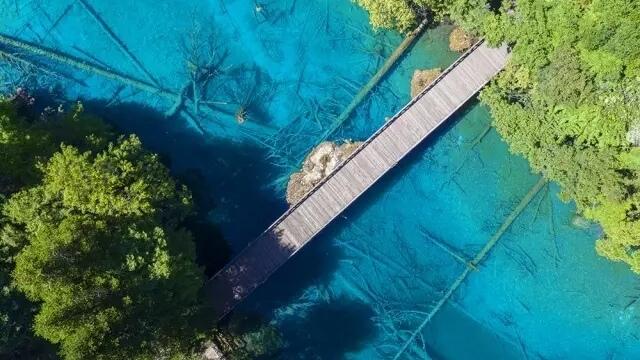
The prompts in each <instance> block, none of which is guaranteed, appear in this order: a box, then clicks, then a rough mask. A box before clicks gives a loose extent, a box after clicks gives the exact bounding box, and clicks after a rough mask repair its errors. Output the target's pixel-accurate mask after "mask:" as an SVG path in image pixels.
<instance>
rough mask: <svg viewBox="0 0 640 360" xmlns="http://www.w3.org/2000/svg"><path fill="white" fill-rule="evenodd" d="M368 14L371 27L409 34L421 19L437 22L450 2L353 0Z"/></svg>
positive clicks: (434, 0) (449, 0)
mask: <svg viewBox="0 0 640 360" xmlns="http://www.w3.org/2000/svg"><path fill="white" fill-rule="evenodd" d="M355 1H356V2H357V3H358V5H360V6H362V7H363V8H365V9H366V10H367V11H368V12H369V17H370V20H371V25H373V26H374V27H376V28H391V29H396V30H398V31H400V32H409V31H411V30H413V28H415V27H416V26H417V24H418V23H419V22H420V21H421V19H422V18H427V19H429V20H431V21H432V22H435V21H439V20H441V19H442V17H443V15H445V14H446V11H447V10H448V8H449V5H450V3H451V0H355Z"/></svg>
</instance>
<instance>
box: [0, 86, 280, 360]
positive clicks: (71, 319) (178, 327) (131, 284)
mask: <svg viewBox="0 0 640 360" xmlns="http://www.w3.org/2000/svg"><path fill="white" fill-rule="evenodd" d="M33 102H34V99H33V98H32V97H30V96H29V95H28V94H27V93H26V92H25V91H24V90H20V89H19V90H18V92H17V94H16V95H15V96H12V97H11V98H5V99H1V100H0V289H1V290H2V292H0V358H16V359H19V358H24V359H50V358H56V357H57V356H56V350H57V352H58V353H59V354H60V355H62V357H64V358H66V359H128V358H131V359H185V358H200V353H201V352H202V351H203V345H207V344H210V343H211V341H212V340H213V343H217V345H218V346H219V347H221V348H222V349H223V350H224V351H225V353H226V355H227V356H228V358H229V359H252V358H255V357H256V356H260V355H265V354H269V353H273V352H274V351H277V350H278V348H279V345H280V339H279V334H278V333H277V332H276V331H275V329H273V328H271V327H268V326H265V325H264V323H263V322H262V321H260V320H259V319H255V318H251V319H250V320H247V319H244V318H242V319H236V320H234V321H232V323H231V324H233V326H230V325H228V326H226V327H225V328H224V329H216V328H215V321H214V319H212V318H211V317H210V316H209V314H212V311H209V309H208V308H207V307H206V306H205V305H204V304H205V302H204V299H202V298H201V294H200V292H201V288H202V285H203V280H204V279H203V272H202V269H200V268H198V266H196V262H195V261H194V259H195V243H194V239H193V235H192V232H191V230H193V231H195V232H196V234H197V235H198V236H199V237H206V236H211V233H212V232H215V231H211V226H209V225H207V226H205V224H204V223H203V221H204V220H203V219H201V218H199V217H198V216H197V213H196V212H194V211H192V208H193V205H192V199H191V193H190V192H189V191H188V190H187V189H186V188H185V187H184V186H181V185H178V184H177V183H176V182H175V181H174V180H173V179H172V177H171V176H170V174H169V171H168V169H167V168H166V167H165V166H164V165H162V164H161V163H160V161H159V158H158V156H157V155H155V154H152V153H150V152H148V151H146V150H145V149H144V148H143V147H142V144H141V142H140V140H138V138H137V137H135V136H129V137H120V138H116V137H115V136H114V135H113V132H112V130H111V129H110V128H109V127H108V126H106V125H105V124H104V123H103V122H102V121H100V120H99V119H97V118H94V117H91V116H89V115H87V114H86V113H85V112H84V111H83V108H82V106H81V105H80V104H77V105H76V106H74V107H73V108H72V109H71V110H70V111H65V110H64V109H63V108H61V107H60V108H57V109H53V108H45V109H44V110H43V111H41V110H38V111H36V110H35V109H36V108H37V106H33ZM200 200H201V201H202V199H200ZM186 226H189V227H190V228H189V231H188V230H187V229H185V227H186ZM203 229H204V230H203ZM198 241H201V242H205V244H209V245H208V246H209V248H214V249H219V248H220V246H218V247H216V245H215V244H213V245H212V243H211V242H207V240H206V239H200V238H199V239H198ZM205 248H207V247H205ZM207 256H215V255H214V254H207ZM203 265H204V264H203ZM207 265H210V264H207ZM45 340H48V341H45ZM52 344H54V345H52ZM56 348H57V349H56Z"/></svg>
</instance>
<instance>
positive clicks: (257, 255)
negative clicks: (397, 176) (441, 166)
mask: <svg viewBox="0 0 640 360" xmlns="http://www.w3.org/2000/svg"><path fill="white" fill-rule="evenodd" d="M507 58H508V51H507V49H506V47H505V46H503V47H500V48H490V47H489V46H487V45H486V44H484V43H483V42H482V41H481V42H478V43H477V44H475V45H474V46H473V47H472V48H471V49H469V50H468V51H467V52H465V53H464V54H463V55H462V56H461V57H460V58H459V59H458V60H457V61H456V62H454V63H453V64H452V65H451V66H450V67H449V68H447V69H446V70H445V71H444V72H443V73H442V75H440V77H438V78H437V79H436V80H435V81H434V82H433V83H432V84H430V85H429V86H428V87H427V88H426V89H425V90H424V91H423V92H422V93H421V94H420V95H418V96H416V97H415V98H414V99H413V100H412V101H411V102H409V103H408V104H407V105H406V106H405V107H404V108H403V109H402V110H400V112H398V114H396V115H395V116H394V117H393V118H392V119H390V120H389V121H388V122H387V123H386V124H385V125H384V126H382V127H381V128H380V129H379V130H378V131H377V132H376V133H375V134H373V135H372V136H371V137H370V138H369V139H368V140H367V141H365V142H364V143H363V144H362V145H361V146H360V147H359V148H358V149H357V150H356V151H355V152H354V153H353V154H352V155H351V156H350V157H349V158H348V159H346V160H345V161H344V162H343V163H342V164H341V165H340V166H338V167H337V168H336V169H335V170H334V171H333V172H332V173H331V174H330V175H329V176H327V178H325V179H324V180H323V181H322V182H321V183H320V184H318V185H317V186H316V187H315V188H314V189H313V190H311V191H310V192H309V193H308V194H307V195H306V196H305V197H304V198H303V199H302V200H300V201H299V202H298V203H297V204H295V205H294V206H292V207H291V208H290V209H289V210H288V211H287V212H285V213H284V214H283V215H282V216H281V217H280V218H278V220H276V221H275V222H274V223H273V224H272V225H271V226H270V227H269V228H268V229H267V230H266V231H265V232H264V233H262V235H260V236H259V237H258V238H256V239H255V240H253V241H252V242H251V243H249V245H247V247H246V248H245V249H244V250H242V251H241V252H240V253H239V254H238V255H237V256H236V257H235V258H234V259H233V260H232V261H231V262H230V263H229V264H228V265H227V266H226V267H225V268H223V269H222V270H220V272H218V273H217V274H216V275H214V276H213V277H212V278H211V279H210V280H209V281H208V283H207V285H206V287H207V292H208V293H209V294H210V297H211V299H212V301H213V304H214V309H215V311H216V315H217V316H218V318H222V317H224V316H225V315H226V314H227V313H228V312H229V311H231V310H232V309H233V308H234V307H235V306H236V305H237V304H238V303H239V302H240V301H242V300H243V299H244V298H245V297H247V296H248V295H249V294H250V293H251V292H252V291H253V290H254V289H255V288H257V287H258V286H259V285H260V284H262V283H263V282H265V281H266V280H267V279H268V278H269V276H270V275H271V274H272V273H273V272H275V271H276V270H277V269H278V268H279V267H280V266H282V265H283V264H284V263H285V262H286V261H287V260H288V259H289V258H290V257H291V256H293V255H294V254H295V253H296V252H297V251H298V250H300V249H301V248H302V247H303V246H304V245H305V244H306V243H308V242H309V241H310V240H311V239H312V238H313V237H314V236H315V235H317V234H318V233H319V232H320V231H321V230H322V229H324V228H325V227H326V226H327V225H328V224H329V223H330V222H331V221H332V220H333V219H335V218H336V217H337V216H338V215H339V214H340V213H341V212H342V211H344V210H345V209H346V208H347V207H348V206H349V205H350V204H351V203H353V202H354V201H355V200H356V199H357V198H358V197H359V196H360V195H362V194H363V193H364V192H365V191H366V190H367V189H368V188H369V187H371V186H372V185H373V184H374V183H375V182H376V181H377V180H378V179H380V178H381V177H382V176H383V175H384V174H385V173H387V172H388V171H389V170H391V169H392V168H393V167H394V166H395V165H396V164H397V163H398V162H399V161H400V160H401V159H402V158H404V157H405V156H406V155H407V154H408V153H409V152H410V151H411V150H412V149H413V148H415V147H416V146H417V145H418V144H420V142H421V141H422V140H424V139H425V138H426V137H427V136H429V134H431V133H432V132H433V131H434V130H435V129H437V128H438V127H439V126H440V125H442V124H443V123H444V122H445V121H446V120H447V119H449V118H450V117H451V116H452V115H453V114H454V113H455V112H456V111H457V110H458V109H459V108H460V107H462V106H463V105H464V104H465V103H466V102H467V101H468V100H469V99H471V98H472V97H473V96H475V94H476V93H477V92H478V91H480V89H482V87H483V86H484V85H485V84H486V83H487V82H489V80H491V79H492V78H493V77H494V76H495V75H496V74H497V73H498V72H500V70H502V68H503V67H504V65H505V63H506V61H507Z"/></svg>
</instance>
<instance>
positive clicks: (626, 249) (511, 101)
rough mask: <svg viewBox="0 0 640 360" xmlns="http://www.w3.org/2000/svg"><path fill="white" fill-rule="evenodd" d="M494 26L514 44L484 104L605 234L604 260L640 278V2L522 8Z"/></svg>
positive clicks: (494, 19)
mask: <svg viewBox="0 0 640 360" xmlns="http://www.w3.org/2000/svg"><path fill="white" fill-rule="evenodd" d="M485 17H486V18H487V19H490V20H484V21H483V22H481V23H482V24H485V25H483V26H486V24H492V25H491V26H489V27H488V28H485V29H484V30H483V31H485V32H490V33H491V37H490V38H491V39H492V40H493V41H506V42H508V43H511V44H513V56H512V59H511V63H510V66H509V67H508V68H507V70H506V71H505V72H504V73H503V74H502V76H500V77H499V78H498V81H496V82H495V84H494V85H493V86H491V87H489V88H488V89H487V90H486V91H485V92H484V94H483V96H482V98H483V100H484V101H485V102H486V103H488V104H489V105H490V107H491V111H492V114H493V116H494V124H495V126H496V128H497V129H498V131H499V132H500V134H501V135H502V136H503V137H504V138H505V140H506V141H507V142H508V143H509V145H510V147H511V149H512V150H513V151H514V152H516V153H519V154H522V155H524V156H525V157H526V158H527V159H528V160H529V162H530V164H531V166H532V167H533V168H534V169H535V170H537V171H540V172H542V173H543V174H544V175H545V176H546V177H548V178H549V179H552V180H554V181H556V182H558V183H559V184H560V185H561V186H562V189H563V197H565V198H566V199H573V200H575V201H576V203H577V205H578V209H579V211H581V212H582V213H583V214H584V215H585V216H586V217H588V218H590V219H593V220H596V221H598V222H599V223H600V224H601V225H602V228H603V230H604V234H603V236H602V238H601V239H600V240H599V241H598V242H597V250H598V252H599V253H600V254H602V255H604V256H606V257H608V258H610V259H612V260H618V261H624V262H626V263H628V264H629V265H630V266H631V268H632V269H633V270H634V271H635V272H639V273H640V251H638V249H640V193H638V189H639V188H640V179H639V175H640V173H639V171H640V148H638V147H637V146H638V145H640V142H638V140H639V139H637V138H636V137H637V136H638V135H637V134H635V133H636V132H637V131H638V130H639V127H640V107H638V104H640V29H638V24H640V2H637V1H625V0H611V1H609V0H607V1H604V0H593V1H586V2H585V1H577V0H572V1H553V2H549V1H543V0H526V1H525V0H519V1H516V2H515V3H514V4H513V5H510V7H503V8H502V9H501V11H500V12H499V13H497V14H492V13H489V12H487V13H485ZM495 24H499V25H498V26H496V25H495ZM634 143H635V144H634Z"/></svg>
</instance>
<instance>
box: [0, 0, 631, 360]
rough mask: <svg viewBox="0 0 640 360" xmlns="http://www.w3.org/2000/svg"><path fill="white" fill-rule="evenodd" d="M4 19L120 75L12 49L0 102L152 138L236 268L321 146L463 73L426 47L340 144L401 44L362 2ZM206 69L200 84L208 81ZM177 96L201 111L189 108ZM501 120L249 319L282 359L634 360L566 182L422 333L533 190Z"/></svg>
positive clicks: (21, 6)
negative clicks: (64, 113) (53, 107)
mask: <svg viewBox="0 0 640 360" xmlns="http://www.w3.org/2000/svg"><path fill="white" fill-rule="evenodd" d="M0 7H1V8H2V9H3V11H2V12H0V21H2V24H3V26H2V30H1V31H0V33H2V34H3V35H8V36H11V37H13V38H16V39H19V40H21V41H24V42H28V43H31V44H36V45H38V46H40V47H42V48H46V49H49V50H51V51H55V52H56V54H59V55H63V56H64V57H68V58H73V59H77V60H79V61H81V62H85V63H89V64H94V65H96V66H97V67H99V68H100V69H103V70H108V72H110V73H112V74H117V75H118V76H119V77H116V78H114V77H108V76H105V74H99V73H96V72H95V71H90V70H87V69H79V68H78V66H76V65H73V64H70V63H65V62H62V61H60V60H59V59H58V60H55V59H51V57H50V56H46V54H42V53H41V54H33V53H30V52H29V51H26V50H24V49H22V50H20V51H17V52H15V50H16V49H10V48H7V47H6V46H3V47H0V50H3V51H8V50H11V51H14V52H12V53H14V54H17V55H18V56H19V57H20V58H21V59H26V60H29V61H32V62H33V64H35V65H29V66H27V65H25V63H23V62H20V61H18V60H16V61H17V64H16V63H14V64H12V65H13V66H11V67H7V66H4V67H3V68H2V71H3V74H4V76H5V79H6V80H7V82H6V83H5V87H6V89H5V90H7V91H12V87H14V86H16V85H24V86H27V87H29V88H33V89H35V88H38V89H41V90H42V91H40V96H41V97H43V98H46V99H47V100H48V101H53V102H57V101H59V102H63V101H69V100H76V99H80V100H82V101H83V102H84V104H85V106H86V107H87V108H89V109H90V110H91V111H94V112H96V113H98V114H99V115H102V116H104V117H105V118H107V119H108V120H110V121H111V122H113V123H114V124H115V125H116V126H118V127H119V128H120V129H122V130H123V131H125V132H133V133H136V134H138V135H139V136H140V137H141V138H142V140H143V142H144V143H145V145H146V146H148V147H149V148H150V149H151V150H153V151H156V152H158V153H161V154H162V155H163V156H164V157H165V158H166V159H167V160H168V161H169V162H170V163H171V167H172V170H173V172H174V173H175V174H177V175H179V176H182V177H183V178H187V179H189V181H190V185H191V186H192V188H193V189H194V191H195V192H196V194H198V195H199V197H200V198H202V199H204V200H202V201H203V202H204V203H205V204H204V208H205V209H206V210H207V211H208V212H209V218H210V220H211V221H213V222H215V223H216V224H218V226H219V227H220V229H221V232H222V235H223V236H224V238H225V239H226V240H227V241H228V242H229V243H230V245H231V248H232V252H234V253H235V252H237V251H239V250H240V249H242V248H243V246H244V245H245V244H246V243H247V242H248V241H250V240H251V239H252V238H253V237H255V236H256V235H257V234H259V233H260V232H261V231H262V230H263V229H264V228H266V227H267V226H268V225H269V223H271V222H272V221H273V220H274V219H275V218H277V217H278V216H279V215H280V214H281V213H282V212H283V211H284V210H285V209H286V204H285V202H284V185H285V183H286V180H287V178H288V176H289V174H290V173H291V172H292V171H294V170H296V168H297V166H298V165H299V164H300V162H301V161H302V159H304V157H305V155H306V154H307V152H308V151H309V149H311V148H312V147H313V146H315V145H316V144H317V143H318V142H319V141H321V140H322V139H323V138H324V137H325V136H328V137H329V138H330V139H337V140H343V139H354V140H362V139H365V138H367V137H368V136H369V135H370V134H372V133H373V132H374V131H375V130H376V129H377V128H378V127H379V126H380V125H381V124H383V122H384V121H385V118H387V117H390V116H392V115H393V114H394V112H395V111H397V110H398V109H400V108H401V107H402V106H403V105H404V104H405V103H406V102H407V101H408V100H409V82H410V78H411V75H412V73H413V71H414V70H415V69H418V68H420V69H426V68H434V67H441V68H444V67H446V66H447V65H448V64H450V63H451V62H453V61H454V60H455V58H456V57H457V54H455V53H452V52H450V51H449V50H448V48H447V37H448V32H449V31H450V26H441V27H439V28H436V29H431V30H428V31H427V32H426V33H425V34H424V35H422V36H421V37H420V39H419V40H418V42H417V43H416V45H415V46H413V47H412V48H411V50H410V52H409V53H408V54H407V56H405V57H404V58H403V60H402V61H401V62H400V63H399V64H398V66H397V67H395V68H394V69H393V70H392V72H391V73H390V74H389V76H387V77H386V78H385V79H384V80H383V81H382V83H381V84H380V85H379V86H377V87H376V88H375V89H374V91H373V92H371V93H370V94H369V95H368V96H367V97H366V98H365V100H364V102H363V103H362V104H361V105H360V106H359V107H358V108H356V110H355V111H354V112H353V114H352V115H351V116H350V117H349V118H348V119H347V121H346V122H345V123H344V124H343V125H342V126H340V127H338V129H337V131H335V132H332V133H331V134H327V130H328V129H330V128H331V126H332V123H333V121H335V119H336V118H338V117H339V115H340V113H341V112H342V111H343V110H344V109H345V108H346V107H347V105H348V104H349V102H350V101H351V100H352V99H353V97H354V96H355V94H356V93H357V92H358V90H359V89H360V87H361V86H362V85H364V84H365V83H366V82H367V81H368V80H369V78H370V77H371V76H372V75H373V74H374V73H375V71H376V70H377V69H378V67H379V66H380V65H382V63H383V61H384V59H385V58H386V57H387V56H388V55H389V54H390V53H391V52H392V51H393V49H394V48H395V46H397V45H398V44H399V43H400V41H401V36H400V35H399V34H397V33H393V32H384V31H378V32H375V31H373V30H372V29H371V28H370V26H369V25H368V19H367V16H366V13H365V12H364V11H362V10H361V9H359V8H358V7H356V6H355V5H354V4H353V3H352V2H350V1H347V0H325V1H323V0H313V1H296V0H271V1H263V2H259V3H256V2H250V1H244V0H216V1H185V0H165V1H151V0H141V1H135V2H131V1H124V0H116V1H113V0H112V1H105V0H93V1H90V0H69V1H63V0H56V1H44V0H31V1H13V0H11V1H9V0H0ZM36 66H37V67H38V68H39V70H38V69H36ZM206 66H210V67H211V71H210V74H207V76H209V77H210V78H207V80H206V84H205V85H204V86H201V85H202V83H201V79H198V81H193V78H194V69H195V68H198V69H201V68H203V67H206ZM16 67H19V69H17V70H16ZM127 79H130V80H133V81H134V82H135V81H142V82H144V83H145V84H148V85H150V87H151V88H149V87H147V88H141V87H140V86H132V84H131V82H129V83H128V82H127ZM194 83H197V84H195V85H196V86H195V90H194ZM184 89H186V90H184ZM181 91H188V92H192V93H193V92H196V93H198V94H199V95H198V96H197V98H199V101H197V103H196V101H186V102H184V103H183V104H179V105H180V106H176V104H178V101H177V99H179V94H180V92H181ZM162 94H164V95H162ZM240 110H243V111H244V112H241V111H240ZM239 115H242V116H239ZM239 118H243V120H244V122H243V123H242V124H239V123H238V120H239ZM241 120H242V119H241ZM489 123H490V115H489V113H488V111H487V109H486V108H485V107H484V106H482V105H480V104H478V103H477V102H472V103H471V104H469V105H468V106H466V107H465V108H464V109H463V110H462V111H461V112H460V113H459V114H458V115H457V116H456V117H455V119H452V120H451V121H450V122H449V125H447V126H445V127H444V128H443V129H440V130H439V131H438V132H437V134H435V136H433V137H432V138H431V139H429V140H428V141H427V142H426V143H425V144H422V145H421V146H420V147H419V149H417V150H416V151H415V152H414V153H412V154H411V156H410V157H409V158H408V159H406V160H405V161H403V162H402V163H401V164H400V166H398V167H397V168H396V169H394V171H392V172H391V173H390V174H388V176H386V177H385V178H384V179H383V180H382V181H381V182H380V183H378V184H376V185H375V186H374V188H372V189H371V190H370V191H369V192H368V193H367V194H365V196H364V197H363V198H362V199H360V200H359V201H358V202H357V203H356V204H355V205H354V206H353V207H352V208H350V209H349V210H348V211H347V212H346V213H344V214H343V215H342V216H340V218H339V219H338V220H337V221H335V223H334V224H332V225H331V226H330V227H329V228H328V229H326V231H324V232H323V233H322V234H321V235H320V236H319V237H318V238H317V239H315V240H313V242H311V243H310V244H309V245H308V246H307V247H306V248H305V249H303V250H302V251H301V252H300V253H299V254H298V255H296V256H295V257H294V258H293V259H292V260H291V261H290V262H289V263H287V264H286V265H285V266H284V267H283V268H282V269H280V270H279V271H278V272H277V273H276V274H275V275H274V276H273V277H272V278H271V279H270V281H269V282H268V283H267V284H265V285H264V286H263V287H261V288H260V289H258V291H257V292H256V293H255V294H254V295H252V296H251V297H250V298H249V299H248V300H247V302H246V303H244V304H243V305H242V306H241V308H240V310H241V311H248V312H256V313H259V314H261V315H263V316H264V317H265V318H266V319H267V320H268V321H270V323H271V324H273V325H274V326H276V327H277V328H278V329H279V330H280V331H281V332H282V334H283V339H284V341H285V348H284V349H283V352H282V353H281V354H279V357H281V358H300V359H315V358H319V359H339V358H349V359H394V358H398V359H422V358H428V357H431V358H443V359H485V358H486V359H494V358H505V359H511V358H513V359H532V358H533V359H535V358H544V359H547V358H553V359H556V358H557V359H570V358H580V359H602V358H611V359H617V358H638V357H640V346H638V341H639V336H640V332H639V331H638V328H639V326H638V325H640V319H639V317H638V316H639V314H640V308H638V306H639V305H637V299H638V298H640V287H639V286H640V282H639V281H638V280H637V277H635V276H634V275H632V274H631V273H630V272H629V271H628V270H627V269H626V268H625V267H624V266H622V265H620V264H614V263H611V262H608V261H606V260H604V259H602V258H599V257H597V255H596V254H595V251H594V249H593V242H594V240H595V239H596V238H597V229H595V228H583V229H581V228H576V227H574V226H572V225H571V218H572V216H573V214H574V212H575V209H574V208H573V206H572V205H571V204H564V203H561V202H560V201H559V200H558V197H557V193H558V189H557V188H556V187H555V186H554V185H553V184H552V185H546V186H544V187H543V188H542V190H540V191H539V192H538V193H537V194H536V195H535V196H534V197H533V199H532V201H530V202H529V203H527V205H526V207H525V208H524V211H523V212H522V214H520V216H519V217H518V218H517V219H516V221H515V222H514V223H513V225H512V226H511V227H510V228H509V229H508V230H507V232H506V233H505V234H504V235H503V236H502V237H501V238H500V240H499V241H498V243H497V245H496V246H495V247H494V248H493V249H492V251H491V252H489V254H488V256H487V257H486V258H485V259H484V261H483V262H482V263H481V264H480V265H479V266H478V269H477V271H470V273H469V275H468V276H467V277H466V278H465V279H464V281H463V282H462V285H461V286H460V287H459V288H457V289H456V291H455V292H454V293H453V295H452V297H451V298H450V299H449V301H447V302H446V303H445V304H444V306H443V307H442V308H441V310H440V311H438V312H437V313H435V315H434V316H433V318H431V319H430V320H428V321H426V320H427V318H428V314H429V313H430V312H431V311H432V310H433V309H434V308H435V307H436V304H437V302H438V300H439V299H441V298H442V296H443V295H444V294H445V293H446V291H447V289H448V288H449V287H450V286H451V285H452V284H453V283H454V282H455V281H456V279H457V278H458V277H459V276H460V275H461V274H462V273H463V272H464V271H465V269H466V268H467V263H466V261H468V260H470V259H471V258H473V257H474V256H475V255H476V254H477V253H478V251H480V249H481V248H482V247H483V246H484V245H485V244H486V243H487V241H488V240H489V239H490V238H491V237H492V236H494V235H495V234H496V232H498V230H499V228H500V226H501V225H502V224H503V222H504V220H505V219H506V218H507V217H508V216H509V215H510V214H511V213H512V211H513V210H514V209H515V208H516V206H517V204H518V203H519V202H520V201H521V199H522V198H523V197H525V195H526V194H527V193H528V192H529V190H530V189H531V188H532V187H533V186H534V184H536V182H537V181H538V177H537V176H534V175H532V174H531V173H530V171H529V168H528V166H527V164H526V162H525V161H524V160H523V159H521V158H519V157H516V156H513V155H511V154H509V153H508V151H507V147H506V145H505V144H504V143H503V142H502V141H501V139H500V138H499V136H498V135H497V134H496V133H495V132H494V131H493V130H489V131H488V132H487V130H488V126H489Z"/></svg>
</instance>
